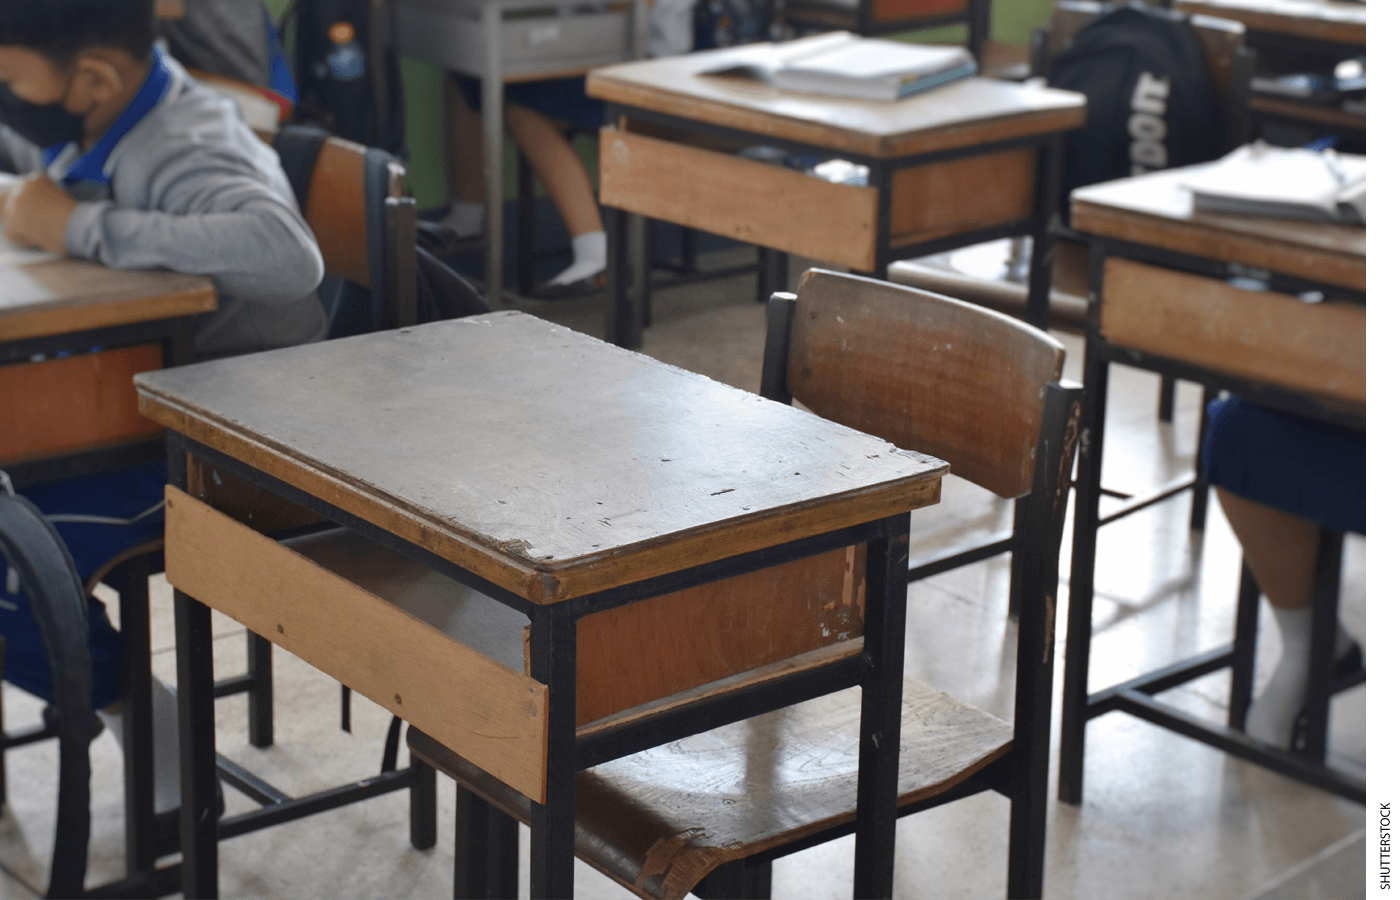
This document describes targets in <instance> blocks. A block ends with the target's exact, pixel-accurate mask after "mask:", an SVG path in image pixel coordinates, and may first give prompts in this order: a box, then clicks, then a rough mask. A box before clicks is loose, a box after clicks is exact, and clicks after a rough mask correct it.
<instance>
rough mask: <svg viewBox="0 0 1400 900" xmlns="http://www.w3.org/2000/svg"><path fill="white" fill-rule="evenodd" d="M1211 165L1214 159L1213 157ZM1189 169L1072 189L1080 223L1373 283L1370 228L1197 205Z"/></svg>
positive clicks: (1351, 283)
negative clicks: (1197, 208) (1184, 179)
mask: <svg viewBox="0 0 1400 900" xmlns="http://www.w3.org/2000/svg"><path fill="white" fill-rule="evenodd" d="M1207 165H1209V164H1207ZM1188 171H1190V169H1188V168H1183V169H1171V170H1167V171H1163V172H1158V173H1154V174H1152V175H1146V176H1138V177H1135V178H1124V179H1119V180H1117V181H1106V182H1103V183H1101V184H1095V185H1090V186H1088V187H1083V188H1079V189H1078V190H1076V191H1075V192H1074V193H1073V194H1072V195H1071V201H1070V205H1071V211H1070V215H1071V219H1072V222H1073V224H1074V227H1075V228H1077V229H1079V230H1080V231H1084V232H1087V233H1089V234H1093V235H1099V236H1102V237H1107V238H1116V239H1118V240H1122V241H1129V242H1133V243H1139V244H1147V245H1149V246H1154V247H1161V248H1164V249H1167V250H1174V251H1176V252H1179V253H1186V254H1190V255H1193V256H1200V257H1204V258H1206V259H1213V260H1217V261H1220V262H1227V263H1240V264H1242V265H1246V266H1251V267H1254V268H1259V269H1265V270H1267V271H1270V272H1276V273H1279V274H1283V275H1291V276H1294V277H1296V278H1302V279H1307V280H1310V281H1317V282H1322V283H1325V284H1334V285H1338V286H1340V287H1345V288H1351V289H1353V290H1357V291H1364V290H1365V289H1366V229H1365V228H1364V227H1362V226H1357V225H1332V224H1327V223H1320V222H1305V221H1298V220H1292V219H1270V218H1264V217H1261V216H1234V215H1225V214H1223V213H1208V212H1203V213H1196V212H1193V211H1192V208H1191V195H1190V193H1188V192H1187V191H1186V190H1185V189H1184V188H1182V187H1181V186H1180V180H1181V175H1182V173H1184V172H1188Z"/></svg>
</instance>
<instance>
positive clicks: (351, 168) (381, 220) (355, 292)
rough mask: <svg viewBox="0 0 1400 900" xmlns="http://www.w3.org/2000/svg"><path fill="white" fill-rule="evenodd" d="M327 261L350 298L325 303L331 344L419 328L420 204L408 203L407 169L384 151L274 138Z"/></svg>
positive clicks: (317, 139)
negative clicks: (353, 336)
mask: <svg viewBox="0 0 1400 900" xmlns="http://www.w3.org/2000/svg"><path fill="white" fill-rule="evenodd" d="M271 143H272V146H273V149H275V150H276V151H277V154H278V156H279V157H280V158H281V160H282V167H283V169H285V170H286V172H287V176H288V179H289V180H290V181H291V183H292V190H293V191H294V192H295V193H296V196H297V201H298V202H299V203H300V204H301V211H302V215H303V216H304V217H305V218H306V224H308V225H310V226H311V231H312V233H313V234H314V235H315V236H316V242H317V243H318V244H319V245H320V247H321V257H322V258H323V259H324V260H325V264H326V275H327V276H328V277H329V278H339V279H342V280H343V281H344V282H345V283H347V286H350V287H349V289H347V290H339V291H336V292H334V293H333V294H332V295H331V296H330V297H329V298H327V294H328V293H331V292H328V291H323V293H322V299H323V302H325V303H326V306H327V310H326V312H327V317H328V318H329V320H330V322H329V326H330V327H329V333H328V335H327V336H328V337H344V336H346V335H350V334H362V333H364V332H367V331H379V330H382V329H385V328H396V327H401V326H404V325H412V324H414V323H415V322H417V321H418V294H417V256H416V252H415V245H416V240H417V238H416V235H415V222H416V219H417V204H416V202H415V201H414V199H413V198H412V197H407V196H405V195H404V180H405V178H406V177H407V176H406V173H405V171H404V167H403V164H402V163H401V162H399V161H398V159H396V158H395V157H393V156H391V155H390V154H388V153H386V152H385V151H383V150H378V149H375V148H372V147H366V146H364V145H363V144H356V143H354V142H352V141H347V140H344V139H343V138H338V137H331V136H329V135H328V134H327V133H326V132H325V131H323V130H321V129H319V128H313V127H309V126H305V125H291V126H287V127H285V128H282V129H280V130H279V131H278V132H277V133H276V135H275V136H273V137H272V139H271Z"/></svg>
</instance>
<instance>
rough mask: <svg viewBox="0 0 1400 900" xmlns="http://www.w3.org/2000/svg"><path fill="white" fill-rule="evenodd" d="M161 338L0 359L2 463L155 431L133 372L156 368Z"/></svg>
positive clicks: (121, 440) (157, 431) (108, 443)
mask: <svg viewBox="0 0 1400 900" xmlns="http://www.w3.org/2000/svg"><path fill="white" fill-rule="evenodd" d="M162 359H163V355H162V352H161V347H160V345H159V344H143V345H138V346H134V347H123V348H121V349H119V350H103V351H100V352H97V353H81V354H77V355H75V356H66V357H63V358H61V359H49V360H44V361H43V362H31V363H16V364H14V365H8V366H0V409H3V410H5V415H4V416H0V467H3V466H4V465H8V464H13V463H16V462H22V461H27V460H32V459H39V458H44V457H50V456H55V455H58V454H63V453H74V452H81V451H87V450H93V449H97V448H100V447H105V446H112V445H117V444H124V443H130V442H135V441H141V440H150V439H152V438H157V437H159V436H160V434H161V427H160V426H159V425H157V424H155V423H154V422H152V421H151V420H150V419H147V418H145V417H143V416H142V415H141V414H140V412H138V411H137V408H136V388H135V387H134V386H133V385H132V383H131V379H132V376H134V375H136V374H137V373H138V372H149V371H151V370H153V369H159V368H160V367H161V365H162Z"/></svg>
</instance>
